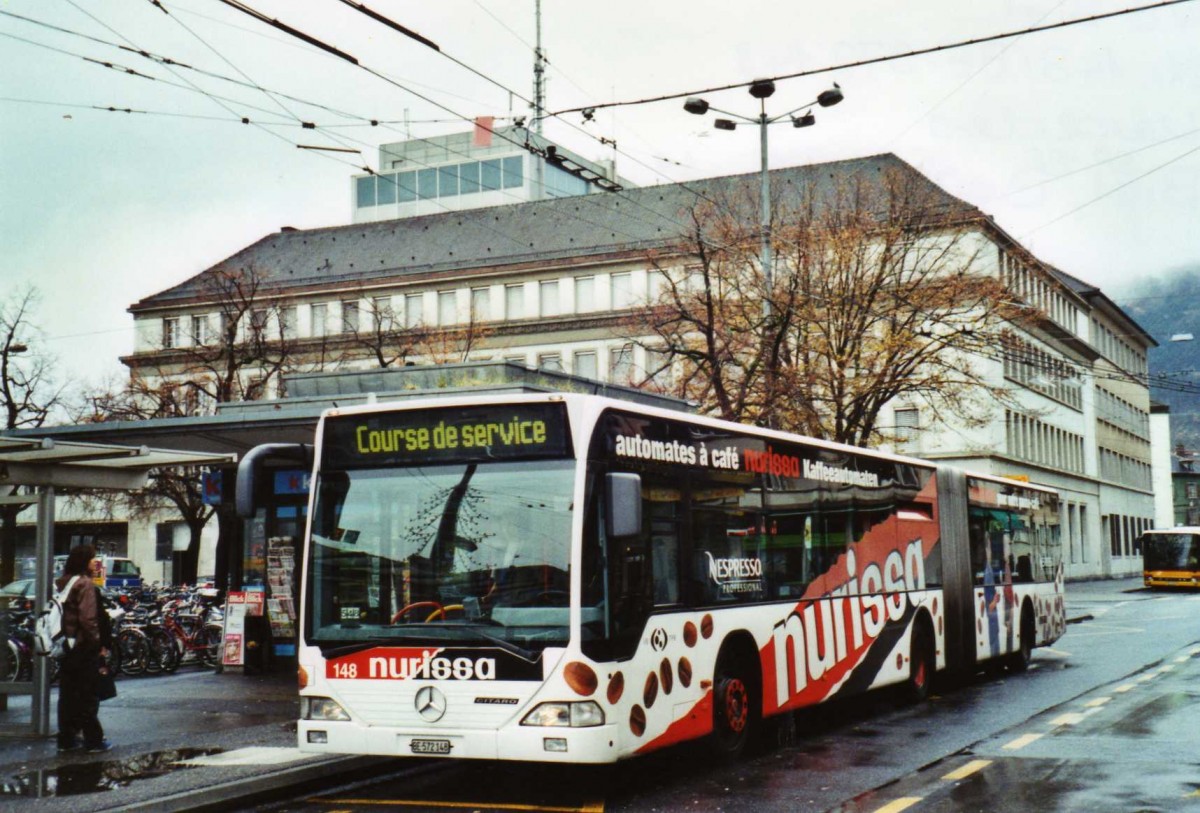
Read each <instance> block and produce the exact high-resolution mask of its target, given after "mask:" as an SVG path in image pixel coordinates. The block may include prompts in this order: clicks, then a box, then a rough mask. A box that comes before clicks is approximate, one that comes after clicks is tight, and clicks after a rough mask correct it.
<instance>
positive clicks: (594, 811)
mask: <svg viewBox="0 0 1200 813" xmlns="http://www.w3.org/2000/svg"><path fill="white" fill-rule="evenodd" d="M306 801H308V802H309V803H320V804H329V805H362V806H373V807H444V808H450V809H468V808H469V809H471V810H480V809H484V810H488V809H491V810H527V811H536V813H604V802H591V803H587V804H583V805H580V806H579V807H557V806H554V805H523V804H513V803H506V802H443V801H431V800H425V799H322V798H319V797H314V798H312V799H308V800H306ZM900 809H901V810H903V809H904V808H900Z"/></svg>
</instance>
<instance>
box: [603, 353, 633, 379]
mask: <svg viewBox="0 0 1200 813" xmlns="http://www.w3.org/2000/svg"><path fill="white" fill-rule="evenodd" d="M632 378H633V345H632V344H626V345H622V346H621V347H614V348H613V349H612V350H610V351H609V354H608V380H609V381H610V382H612V383H613V384H628V383H629V382H630V380H631V379H632Z"/></svg>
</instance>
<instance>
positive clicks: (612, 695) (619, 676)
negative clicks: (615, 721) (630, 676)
mask: <svg viewBox="0 0 1200 813" xmlns="http://www.w3.org/2000/svg"><path fill="white" fill-rule="evenodd" d="M623 694H625V675H624V674H623V673H622V672H617V673H616V674H615V675H613V676H612V677H611V678H609V679H608V702H609V703H610V704H612V705H614V706H615V705H616V704H617V701H618V700H620V699H621V695H623Z"/></svg>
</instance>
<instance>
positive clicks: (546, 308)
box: [538, 279, 558, 316]
mask: <svg viewBox="0 0 1200 813" xmlns="http://www.w3.org/2000/svg"><path fill="white" fill-rule="evenodd" d="M538 291H539V293H540V307H541V315H542V316H557V315H558V280H556V279H555V280H547V281H545V282H542V283H540V284H539V285H538Z"/></svg>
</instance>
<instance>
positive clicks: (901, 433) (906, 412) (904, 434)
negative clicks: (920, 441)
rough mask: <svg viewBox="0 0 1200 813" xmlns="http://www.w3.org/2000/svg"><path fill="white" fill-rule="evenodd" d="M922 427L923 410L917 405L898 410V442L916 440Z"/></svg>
mask: <svg viewBox="0 0 1200 813" xmlns="http://www.w3.org/2000/svg"><path fill="white" fill-rule="evenodd" d="M920 427H921V410H919V409H917V408H915V407H909V408H905V409H897V410H896V442H897V443H907V442H908V441H910V440H914V439H915V438H916V436H917V430H918V429H919V428H920Z"/></svg>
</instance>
